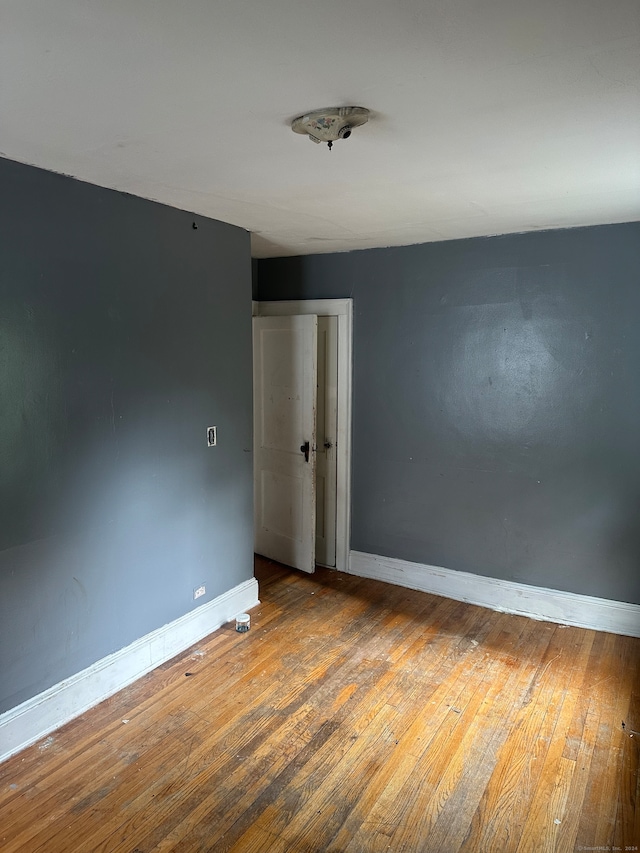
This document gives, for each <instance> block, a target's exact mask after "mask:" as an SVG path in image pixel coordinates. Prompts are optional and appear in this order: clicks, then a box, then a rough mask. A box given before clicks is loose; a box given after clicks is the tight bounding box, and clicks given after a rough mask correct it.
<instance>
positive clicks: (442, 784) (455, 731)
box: [0, 560, 640, 853]
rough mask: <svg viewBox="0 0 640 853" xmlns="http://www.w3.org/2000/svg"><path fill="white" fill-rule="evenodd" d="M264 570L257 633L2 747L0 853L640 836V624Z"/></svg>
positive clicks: (516, 842) (185, 852) (216, 643)
mask: <svg viewBox="0 0 640 853" xmlns="http://www.w3.org/2000/svg"><path fill="white" fill-rule="evenodd" d="M256 574H257V576H258V578H259V580H260V595H261V599H262V602H263V603H262V605H261V606H260V607H258V608H256V609H255V610H254V611H253V613H252V628H251V631H250V632H249V633H248V634H237V633H236V632H235V631H234V630H233V628H232V626H225V627H223V628H221V629H220V630H219V631H217V632H216V633H215V634H212V635H211V636H210V637H208V638H207V639H206V640H205V641H203V642H202V643H200V644H199V645H198V646H196V647H194V648H193V649H190V650H189V651H188V652H186V653H184V654H183V655H180V656H179V657H177V658H175V659H174V660H172V661H170V662H169V663H167V664H165V665H164V666H162V667H160V668H159V669H158V670H156V671H155V672H153V673H151V674H149V675H148V676H146V677H145V678H143V679H142V680H141V681H139V682H137V683H136V684H135V685H133V686H132V687H130V688H127V689H126V690H124V691H122V692H121V693H119V694H118V695H116V696H114V697H113V698H111V699H109V700H108V701H106V702H103V703H102V704H101V705H99V706H98V707H97V708H95V709H93V710H92V711H90V712H88V713H86V714H84V715H83V716H82V717H81V718H79V719H77V720H75V721H74V722H72V723H70V724H69V725H67V726H65V727H64V728H62V729H60V730H59V731H57V732H56V733H54V734H53V735H52V736H51V737H49V738H46V739H44V740H43V741H42V742H40V743H38V744H35V745H34V746H32V747H30V748H29V749H27V750H25V751H24V752H22V753H20V754H19V755H17V756H14V757H13V758H12V759H10V760H9V761H7V762H5V763H4V764H3V765H0V850H2V853H36V851H38V853H84V851H91V853H93V851H102V853H152V851H179V852H180V853H200V851H215V853H224V851H233V853H257V851H269V853H302V851H305V853H306V851H309V853H325V851H327V852H328V853H343V851H344V853H347V851H348V853H378V851H380V853H382V851H392V853H400V851H407V853H409V851H415V853H431V851H434V853H435V851H437V853H454V851H465V853H509V851H513V853H524V851H536V853H545V851H579V850H584V851H586V850H589V849H591V850H594V849H597V850H616V849H618V850H622V851H624V850H627V851H628V850H637V849H638V847H640V808H638V805H639V800H640V787H639V779H638V763H639V746H640V734H638V732H640V677H639V671H640V640H637V639H630V638H626V637H618V636H614V635H611V634H602V633H596V632H592V631H585V630H582V629H577V628H563V627H559V626H556V625H553V624H549V623H544V622H533V621H530V620H528V619H525V618H521V617H514V616H507V615H503V614H498V613H493V612H491V611H488V610H484V609H482V608H478V607H473V606H470V605H466V604H460V603H456V602H454V601H450V600H447V599H443V598H438V597H435V596H430V595H426V594H423V593H414V592H410V591H408V590H405V589H400V588H397V587H392V586H387V585H385V584H382V583H378V582H372V581H368V580H361V579H358V578H354V577H349V576H345V575H341V574H337V573H335V572H329V571H326V570H320V571H318V572H317V573H316V575H312V576H307V575H302V574H300V573H298V572H293V571H290V570H287V569H284V568H282V567H280V566H278V565H277V564H274V563H269V562H268V561H265V560H258V562H257V567H256ZM623 722H624V728H623Z"/></svg>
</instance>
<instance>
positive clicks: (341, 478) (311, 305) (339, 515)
mask: <svg viewBox="0 0 640 853" xmlns="http://www.w3.org/2000/svg"><path fill="white" fill-rule="evenodd" d="M252 313H253V316H254V317H280V316H289V315H291V314H317V315H318V316H319V317H326V316H328V317H337V318H338V434H337V436H336V493H337V494H336V566H335V567H336V570H337V571H339V572H348V570H349V554H350V550H351V418H352V409H353V406H352V375H353V299H302V300H298V299H294V300H286V301H282V302H264V301H261V302H253V305H252Z"/></svg>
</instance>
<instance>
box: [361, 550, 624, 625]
mask: <svg viewBox="0 0 640 853" xmlns="http://www.w3.org/2000/svg"><path fill="white" fill-rule="evenodd" d="M349 574H352V575H357V576H358V577H363V578H372V579H374V580H380V581H386V582H387V583H393V584H396V585H397V586H404V587H408V588H409V589H415V590H419V591H420V592H430V593H433V594H434V595H442V596H445V597H446V598H453V599H455V600H456V601H467V602H469V603H470V604H477V605H479V606H480V607H489V608H491V610H498V611H500V612H501V613H514V614H517V615H519V616H529V617H530V618H531V619H539V620H542V621H545V622H558V623H559V624H561V625H576V626H577V627H580V628H590V629H592V630H595V631H608V632H609V633H612V634H624V635H625V636H629V637H640V605H638V604H628V603H626V602H624V601H611V600H609V599H607V598H593V597H592V596H590V595H577V594H576V593H573V592H563V591H562V590H557V589H545V588H544V587H538V586H529V585H528V584H523V583H515V582H514V581H503V580H498V579H496V578H487V577H482V576H481V575H472V574H469V573H468V572H457V571H454V570H452V569H441V568H438V567H436V566H427V565H423V564H421V563H410V562H407V561H406V560H396V559H393V558H391V557H378V556H376V555H375V554H365V553H363V552H362V551H351V555H350V561H349Z"/></svg>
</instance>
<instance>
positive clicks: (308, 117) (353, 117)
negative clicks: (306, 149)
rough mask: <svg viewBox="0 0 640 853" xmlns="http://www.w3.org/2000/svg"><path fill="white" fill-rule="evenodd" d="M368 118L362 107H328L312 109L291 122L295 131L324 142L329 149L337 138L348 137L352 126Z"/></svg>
mask: <svg viewBox="0 0 640 853" xmlns="http://www.w3.org/2000/svg"><path fill="white" fill-rule="evenodd" d="M368 120H369V110H365V108H364V107H329V108H328V109H326V110H313V111H312V112H309V113H305V114H304V115H302V116H298V118H295V119H294V120H293V121H292V122H291V130H293V131H294V132H295V133H306V134H307V136H308V137H309V139H310V140H311V141H312V142H326V143H328V145H329V150H331V147H332V145H333V143H334V142H335V141H336V140H337V139H348V138H349V137H350V136H351V131H352V130H353V128H354V127H359V126H360V125H361V124H364V123H365V122H367V121H368Z"/></svg>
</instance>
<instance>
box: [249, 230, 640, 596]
mask: <svg viewBox="0 0 640 853" xmlns="http://www.w3.org/2000/svg"><path fill="white" fill-rule="evenodd" d="M254 294H255V295H256V296H257V298H260V299H308V298H322V297H324V298H328V297H345V296H352V297H354V309H355V341H354V348H355V366H354V434H353V447H354V456H353V530H352V547H353V548H354V549H357V550H361V551H365V552H370V553H375V554H382V555H385V556H391V557H398V558H401V559H406V560H412V561H415V562H421V563H427V564H432V565H437V566H444V567H447V568H450V569H457V570H463V571H468V572H473V573H476V574H480V575H486V576H490V577H496V578H503V579H507V580H515V581H520V582H523V583H529V584H533V585H539V586H546V587H551V588H556V589H561V590H568V591H571V592H577V593H582V594H585V595H595V596H602V597H605V598H611V599H616V600H621V601H628V602H634V603H640V444H639V442H640V379H639V376H640V374H639V371H640V331H639V325H638V323H639V318H640V223H630V224H624V225H615V226H602V227H597V228H580V229H572V230H565V231H548V232H543V233H531V234H520V235H509V236H505V237H494V238H487V239H473V240H459V241H452V242H445V243H431V244H425V245H420V246H411V247H405V248H394V249H376V250H370V251H362V252H351V253H345V254H332V255H315V256H309V257H300V258H279V259H271V260H263V261H260V262H259V265H258V284H257V293H255V291H254Z"/></svg>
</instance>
